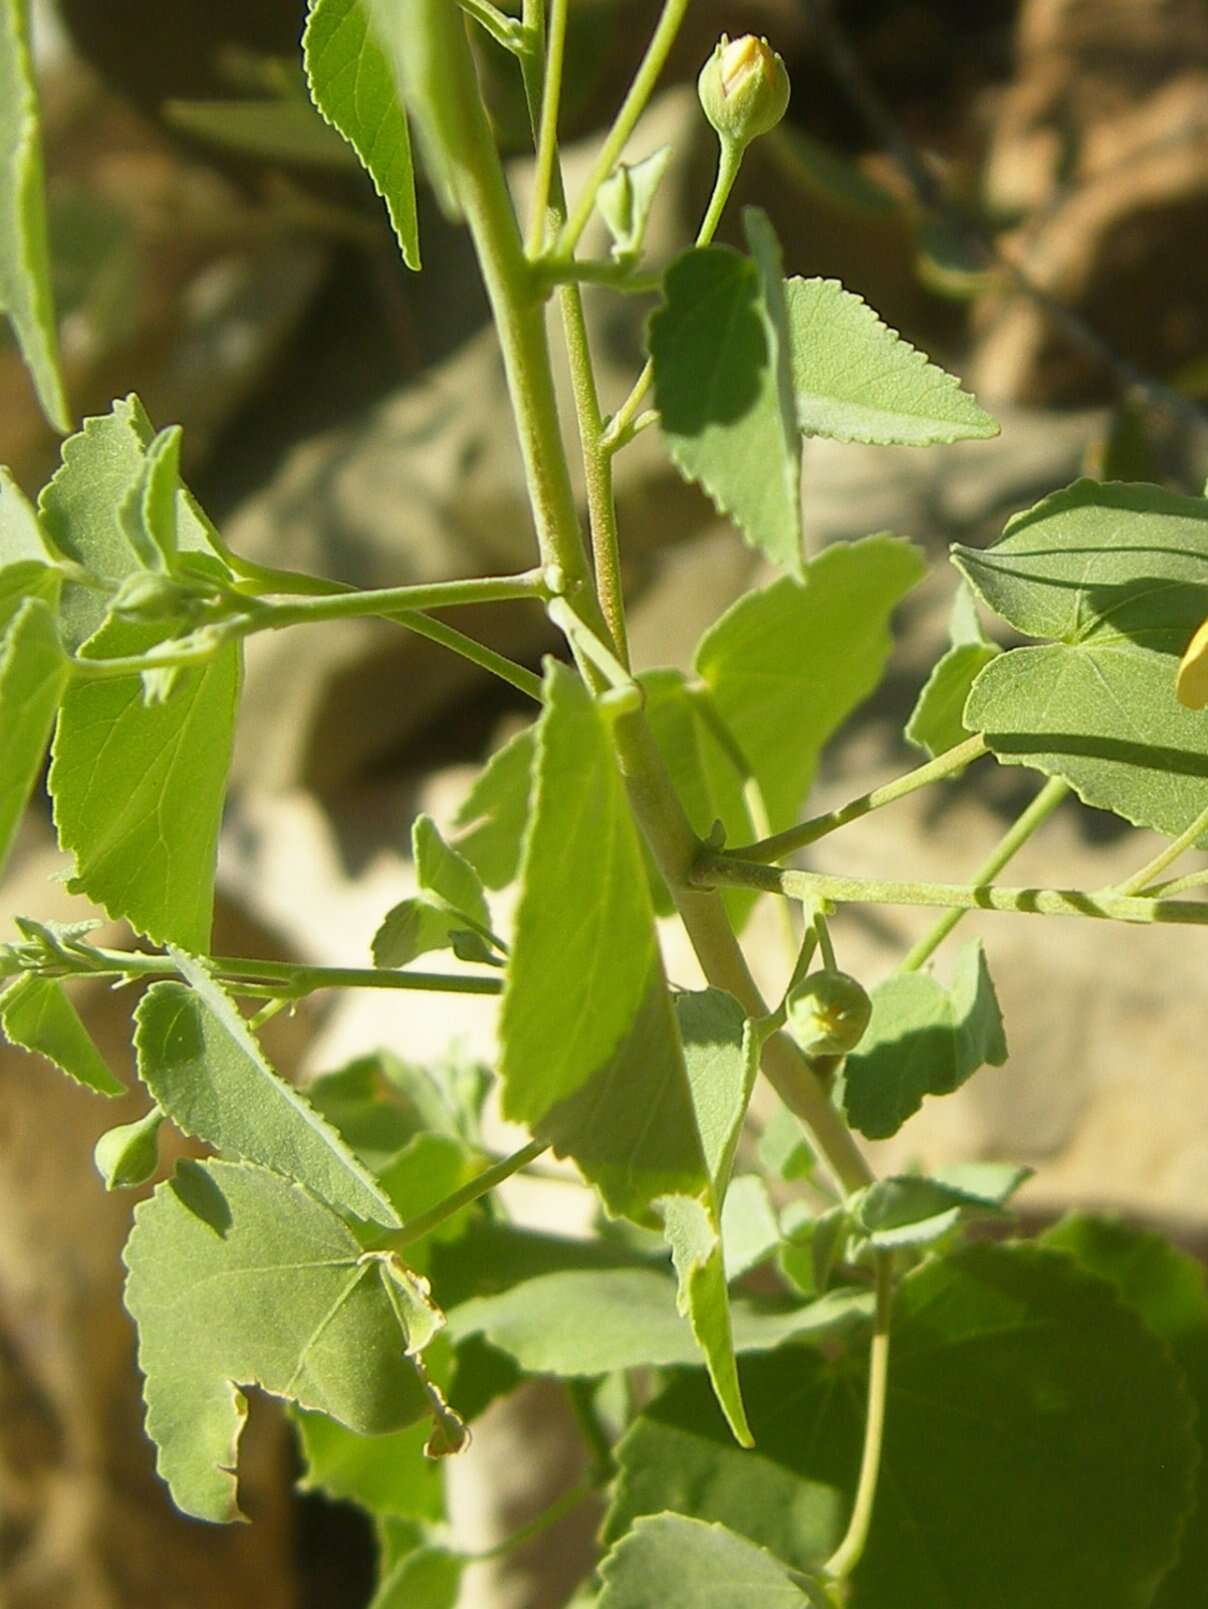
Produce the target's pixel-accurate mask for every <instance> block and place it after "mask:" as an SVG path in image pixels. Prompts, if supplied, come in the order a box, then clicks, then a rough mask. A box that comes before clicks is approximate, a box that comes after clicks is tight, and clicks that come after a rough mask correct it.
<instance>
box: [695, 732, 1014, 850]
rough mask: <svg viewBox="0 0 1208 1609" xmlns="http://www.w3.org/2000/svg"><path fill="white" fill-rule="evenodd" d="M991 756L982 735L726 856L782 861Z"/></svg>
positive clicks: (739, 846)
mask: <svg viewBox="0 0 1208 1609" xmlns="http://www.w3.org/2000/svg"><path fill="white" fill-rule="evenodd" d="M988 752H989V751H988V748H987V745H986V740H985V738H984V737H982V736H981V735H980V733H979V734H977V735H975V736H974V737H971V738H968V739H966V741H965V742H964V743H958V744H957V745H956V747H955V748H952V749H949V750H948V751H947V753H946V754H941V755H940V756H939V757H938V758H937V759H934V760H928V762H927V763H926V765H919V766H916V767H915V769H914V770H913V771H907V772H906V773H905V774H904V775H902V776H900V777H895V778H894V780H893V781H892V782H886V783H885V784H884V785H883V786H882V787H879V788H874V789H873V790H872V792H871V793H864V794H861V795H860V797H859V798H858V799H852V800H851V801H850V802H849V803H847V804H845V805H842V806H840V808H839V809H838V810H828V811H827V812H826V813H825V815H821V816H814V817H812V818H811V819H810V820H809V821H803V822H800V823H799V824H798V825H797V826H796V827H789V828H787V829H786V830H785V831H784V832H778V833H774V834H773V835H772V837H770V838H761V839H759V840H758V842H757V843H753V844H739V845H736V846H735V847H734V848H733V849H729V850H727V851H726V853H727V854H730V855H733V856H735V858H736V859H738V860H762V861H773V860H780V859H781V858H782V857H783V856H785V855H791V854H792V853H793V851H794V850H795V849H803V848H804V847H805V845H806V844H812V843H816V842H817V840H818V839H819V838H825V837H826V835H827V834H828V833H832V832H835V831H836V830H837V829H838V828H839V827H845V826H847V824H848V822H850V821H858V820H859V819H860V817H861V816H867V815H869V814H870V813H871V812H872V811H874V810H880V809H881V808H882V807H883V806H884V805H887V804H893V802H894V801H895V800H896V799H904V798H905V797H906V795H907V794H910V793H914V792H915V791H916V790H917V789H919V788H925V787H927V786H928V785H929V784H930V783H932V782H938V781H939V780H940V778H942V777H947V776H951V775H952V773H953V772H954V771H959V770H961V769H962V767H964V766H966V765H968V764H969V762H970V761H971V760H976V759H979V758H980V757H981V756H982V755H983V754H986V753H988Z"/></svg>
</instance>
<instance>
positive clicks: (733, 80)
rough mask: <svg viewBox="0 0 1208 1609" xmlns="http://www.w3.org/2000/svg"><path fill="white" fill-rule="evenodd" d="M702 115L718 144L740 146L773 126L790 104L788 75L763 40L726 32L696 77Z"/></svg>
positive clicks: (755, 138) (777, 57) (751, 35)
mask: <svg viewBox="0 0 1208 1609" xmlns="http://www.w3.org/2000/svg"><path fill="white" fill-rule="evenodd" d="M696 87H697V92H698V93H699V95H700V103H701V106H702V107H703V108H704V113H705V116H706V117H707V118H708V119H709V121H710V123H712V125H713V127H714V128H715V129H716V130H717V134H718V138H719V139H720V140H721V142H722V144H723V145H726V144H735V145H737V146H738V147H739V149H740V150H741V149H742V147H744V146H747V145H749V144H750V143H751V141H752V140H757V139H758V138H759V136H760V135H761V134H766V133H767V132H768V131H769V129H774V128H775V127H776V125H777V123H779V122H780V119H781V118H782V117H783V116H784V113H785V108H786V107H787V106H788V104H789V75H788V73H787V72H786V71H785V67H784V63H783V61H781V59H780V57H779V56H778V55H777V54H776V52H775V51H774V50H773V49H772V48H771V46H770V45H769V44H768V42H767V40H766V39H756V38H755V35H754V34H743V36H742V38H741V39H733V40H731V39H727V38H726V36H725V34H723V35H722V36H721V39H720V41H719V43H718V45H717V48H716V49H715V50H714V52H713V54H712V55H711V56H710V57H709V60H708V61H707V62H706V63H705V65H704V67H703V69H702V70H701V75H700V78H699V79H698V80H697V85H696Z"/></svg>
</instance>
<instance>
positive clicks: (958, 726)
mask: <svg viewBox="0 0 1208 1609" xmlns="http://www.w3.org/2000/svg"><path fill="white" fill-rule="evenodd" d="M997 655H998V649H997V648H996V647H995V646H994V644H993V643H962V644H961V645H960V646H959V647H958V648H949V649H948V651H947V653H946V654H944V655H943V656H942V657H941V658H940V659H938V660H937V661H936V663H935V665H934V667H933V668H932V671H931V674H930V676H928V678H927V681H926V683H925V685H924V687H923V690H922V692H920V694H919V696H918V701H917V703H916V704H915V706H914V709H913V710H912V711H911V715H910V719H909V720H908V721H907V723H906V737H907V740H908V741H909V742H911V743H913V744H914V746H915V747H916V748H919V749H922V750H924V752H925V753H927V754H929V755H931V757H932V758H933V759H935V758H937V757H938V756H939V755H941V754H947V752H948V750H949V749H953V748H955V747H956V745H957V744H958V743H963V742H964V741H965V739H966V738H967V737H968V736H969V735H970V728H969V727H967V726H966V725H965V722H964V712H965V702H966V700H967V699H968V697H969V689H970V688H971V687H972V686H973V683H974V682H975V681H976V680H977V678H978V676H979V675H980V674H981V672H982V671H983V670H984V669H985V668H986V666H987V665H988V664H989V663H990V661H991V660H992V659H994V658H996V657H997Z"/></svg>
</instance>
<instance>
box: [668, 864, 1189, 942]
mask: <svg viewBox="0 0 1208 1609" xmlns="http://www.w3.org/2000/svg"><path fill="white" fill-rule="evenodd" d="M693 882H694V885H695V886H696V887H698V888H713V887H716V886H717V885H718V884H724V885H725V886H727V887H730V888H757V889H759V890H760V891H761V892H763V893H765V894H784V895H785V896H787V897H788V898H789V899H807V900H818V899H830V900H835V901H836V902H837V903H839V904H860V905H924V906H930V907H932V908H933V909H934V908H936V907H940V908H948V909H959V910H963V911H1013V912H1016V913H1017V914H1020V915H1029V916H1086V917H1092V918H1095V919H1097V920H1099V921H1108V922H1140V923H1174V924H1176V925H1180V926H1192V927H1203V926H1208V903H1203V902H1200V901H1192V900H1165V899H1163V900H1157V899H1142V898H1139V897H1137V896H1135V895H1131V896H1130V895H1123V894H1113V893H1111V892H1110V891H1109V892H1103V891H1101V890H1092V889H1083V888H996V887H992V886H987V885H984V884H981V885H979V884H964V883H897V882H881V881H879V880H877V879H875V878H864V877H832V876H828V875H826V874H825V873H822V872H799V871H783V870H782V869H781V868H780V867H778V866H762V865H760V864H759V863H758V862H757V861H753V860H731V859H729V858H728V857H727V856H725V855H717V854H714V853H713V852H712V851H710V850H706V851H705V852H704V853H703V854H702V855H701V857H700V860H699V862H698V865H697V870H696V872H695V873H694V876H693Z"/></svg>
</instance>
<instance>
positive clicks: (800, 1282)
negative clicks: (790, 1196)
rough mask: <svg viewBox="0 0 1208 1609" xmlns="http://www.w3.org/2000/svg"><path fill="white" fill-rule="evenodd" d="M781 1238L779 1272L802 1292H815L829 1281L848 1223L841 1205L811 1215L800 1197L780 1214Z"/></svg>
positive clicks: (804, 1293) (843, 1241)
mask: <svg viewBox="0 0 1208 1609" xmlns="http://www.w3.org/2000/svg"><path fill="white" fill-rule="evenodd" d="M782 1223H783V1229H784V1239H783V1241H781V1243H780V1249H779V1251H778V1252H777V1255H776V1262H777V1264H778V1266H779V1268H780V1272H781V1273H782V1274H783V1275H784V1277H785V1279H786V1280H787V1281H788V1282H789V1285H790V1286H791V1287H792V1288H793V1289H795V1290H798V1291H800V1292H801V1294H802V1295H803V1296H817V1295H819V1294H820V1293H821V1292H822V1291H825V1290H826V1289H827V1287H828V1286H829V1285H830V1282H831V1276H832V1274H833V1273H834V1271H835V1264H836V1263H837V1262H838V1260H839V1254H840V1252H841V1251H842V1250H843V1249H844V1247H845V1246H846V1244H847V1239H848V1230H849V1229H850V1227H851V1226H850V1223H849V1220H848V1216H847V1211H846V1209H845V1208H844V1207H828V1208H827V1210H826V1211H825V1212H820V1213H818V1214H817V1216H816V1217H815V1216H814V1215H813V1214H812V1213H811V1212H810V1210H809V1208H808V1207H807V1206H806V1205H805V1203H804V1202H801V1201H793V1202H790V1203H789V1205H788V1206H787V1207H786V1208H785V1211H784V1214H783V1219H782Z"/></svg>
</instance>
